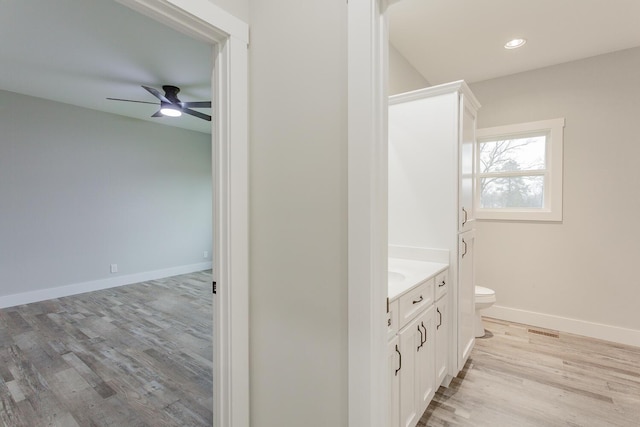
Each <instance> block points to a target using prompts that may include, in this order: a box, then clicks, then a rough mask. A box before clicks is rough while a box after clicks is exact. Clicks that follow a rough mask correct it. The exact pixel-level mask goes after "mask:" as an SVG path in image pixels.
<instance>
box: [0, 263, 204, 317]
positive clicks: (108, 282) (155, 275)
mask: <svg viewBox="0 0 640 427" xmlns="http://www.w3.org/2000/svg"><path fill="white" fill-rule="evenodd" d="M211 268H212V262H211V261H209V262H201V263H197V264H189V265H181V266H178V267H171V268H164V269H162V270H154V271H145V272H142V273H135V274H128V275H123V276H116V277H109V278H108V279H99V280H92V281H89V282H82V283H74V284H71V285H65V286H58V287H55V288H49V289H40V290H37V291H30V292H21V293H19V294H13V295H5V296H0V308H7V307H15V306H17V305H22V304H29V303H32V302H38V301H45V300H48V299H53V298H61V297H68V296H71V295H77V294H82V293H85V292H92V291H99V290H102V289H109V288H115V287H118V286H124V285H131V284H133V283H140V282H146V281H147V280H156V279H163V278H165V277H171V276H177V275H179V274H188V273H193V272H196V271H202V270H209V269H211Z"/></svg>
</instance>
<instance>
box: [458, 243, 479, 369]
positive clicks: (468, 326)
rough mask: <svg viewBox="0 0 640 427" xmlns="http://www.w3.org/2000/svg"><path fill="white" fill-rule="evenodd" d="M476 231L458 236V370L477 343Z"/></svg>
mask: <svg viewBox="0 0 640 427" xmlns="http://www.w3.org/2000/svg"><path fill="white" fill-rule="evenodd" d="M475 238H476V236H475V231H474V230H472V231H467V232H466V233H462V234H460V235H459V236H458V370H460V369H462V367H463V366H464V364H465V362H466V361H467V359H468V358H469V354H470V353H471V350H472V349H473V344H474V343H475V333H474V331H475V329H474V325H473V322H474V312H475V300H474V298H475V277H474V247H475Z"/></svg>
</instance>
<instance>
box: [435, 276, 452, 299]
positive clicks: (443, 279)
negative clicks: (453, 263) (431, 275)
mask: <svg viewBox="0 0 640 427" xmlns="http://www.w3.org/2000/svg"><path fill="white" fill-rule="evenodd" d="M448 290H449V270H445V271H443V272H442V273H440V274H438V275H437V276H436V301H437V300H439V299H440V297H442V295H444V294H446V293H447V291H448Z"/></svg>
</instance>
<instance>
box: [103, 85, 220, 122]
mask: <svg viewBox="0 0 640 427" xmlns="http://www.w3.org/2000/svg"><path fill="white" fill-rule="evenodd" d="M142 87H143V88H144V89H146V91H147V92H149V93H150V94H151V95H153V96H155V97H156V98H158V99H159V100H160V103H157V102H147V101H134V100H132V99H120V98H107V99H109V100H111V101H125V102H138V103H141V104H153V105H160V109H159V110H158V111H156V112H155V113H154V114H153V115H152V116H151V117H165V116H168V117H179V116H181V115H182V113H185V114H189V115H191V116H195V117H198V118H199V119H202V120H207V121H211V116H210V115H208V114H204V113H201V112H200V111H195V110H192V108H211V101H195V102H183V101H180V100H179V99H178V92H180V88H179V87H176V86H169V85H165V86H162V90H164V95H163V94H162V93H160V91H159V90H157V89H154V88H152V87H149V86H144V85H143V86H142Z"/></svg>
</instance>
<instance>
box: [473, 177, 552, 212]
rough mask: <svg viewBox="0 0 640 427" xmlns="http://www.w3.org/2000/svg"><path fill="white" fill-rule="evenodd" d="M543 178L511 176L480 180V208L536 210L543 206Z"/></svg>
mask: <svg viewBox="0 0 640 427" xmlns="http://www.w3.org/2000/svg"><path fill="white" fill-rule="evenodd" d="M543 194H544V177H543V176H512V177H500V178H481V179H480V207H482V208H488V209H494V208H536V209H540V208H542V207H543V206H544V205H543V202H544V200H543V198H542V197H543Z"/></svg>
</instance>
